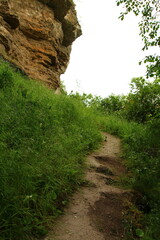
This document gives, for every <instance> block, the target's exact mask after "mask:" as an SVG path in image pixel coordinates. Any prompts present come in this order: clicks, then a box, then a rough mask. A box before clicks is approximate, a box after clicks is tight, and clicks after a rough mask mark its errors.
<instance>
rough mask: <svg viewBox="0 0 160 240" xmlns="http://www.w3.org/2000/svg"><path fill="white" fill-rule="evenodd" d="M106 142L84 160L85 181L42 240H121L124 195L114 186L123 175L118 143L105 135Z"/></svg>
mask: <svg viewBox="0 0 160 240" xmlns="http://www.w3.org/2000/svg"><path fill="white" fill-rule="evenodd" d="M105 137H106V140H105V141H104V144H103V146H102V147H101V149H100V150H99V151H97V152H94V153H92V154H91V155H90V156H88V158H87V160H88V168H87V171H86V181H87V182H88V184H86V185H85V186H83V187H82V188H80V190H79V191H78V192H76V193H75V194H74V195H73V196H72V198H71V200H70V203H69V205H68V206H67V208H66V209H65V212H64V215H63V216H61V217H60V218H59V219H58V221H57V224H56V226H54V227H53V230H52V231H50V232H49V234H48V236H47V237H46V238H45V240H121V239H123V236H124V229H123V210H124V206H123V202H124V199H125V194H126V191H125V190H123V189H121V188H120V187H117V186H116V183H117V181H118V178H119V176H120V175H122V174H124V173H125V169H124V167H123V165H122V162H121V159H120V158H119V155H120V140H119V138H117V137H114V136H112V135H110V134H106V133H105Z"/></svg>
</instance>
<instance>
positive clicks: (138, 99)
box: [124, 77, 160, 123]
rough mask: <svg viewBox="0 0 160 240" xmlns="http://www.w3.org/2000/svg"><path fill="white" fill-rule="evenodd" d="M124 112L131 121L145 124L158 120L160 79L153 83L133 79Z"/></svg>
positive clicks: (142, 79) (141, 79)
mask: <svg viewBox="0 0 160 240" xmlns="http://www.w3.org/2000/svg"><path fill="white" fill-rule="evenodd" d="M124 110H125V115H126V117H127V119H129V120H135V121H137V122H142V123H144V122H147V121H149V120H150V121H154V120H155V119H157V118H158V115H159V112H160V79H156V80H155V81H153V82H149V81H148V82H147V81H145V80H144V78H142V77H140V78H134V79H132V81H131V92H130V94H129V95H128V96H127V98H126V102H125V107H124Z"/></svg>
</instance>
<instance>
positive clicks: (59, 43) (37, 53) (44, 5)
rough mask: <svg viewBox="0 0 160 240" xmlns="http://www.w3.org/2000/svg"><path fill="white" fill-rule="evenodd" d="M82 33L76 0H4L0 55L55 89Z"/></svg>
mask: <svg viewBox="0 0 160 240" xmlns="http://www.w3.org/2000/svg"><path fill="white" fill-rule="evenodd" d="M80 35H81V28H80V25H79V23H78V21H77V17H76V12H75V7H74V3H73V1H72V0H25V1H24V0H0V55H1V56H2V57H3V58H5V59H6V60H8V61H10V62H12V63H13V64H15V65H16V66H17V67H19V68H20V69H21V70H23V71H24V72H25V73H26V74H27V75H28V76H29V77H31V78H33V79H38V80H41V81H43V82H45V83H47V84H48V85H49V86H50V87H53V88H54V89H57V88H59V86H60V75H61V74H62V73H64V72H65V70H66V67H67V64H68V62H69V56H70V51H71V44H72V42H73V41H74V40H75V39H76V38H77V37H79V36H80Z"/></svg>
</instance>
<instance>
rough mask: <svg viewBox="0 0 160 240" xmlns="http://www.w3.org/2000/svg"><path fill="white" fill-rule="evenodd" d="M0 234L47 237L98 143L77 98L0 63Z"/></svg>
mask: <svg viewBox="0 0 160 240" xmlns="http://www.w3.org/2000/svg"><path fill="white" fill-rule="evenodd" d="M0 86H1V87H0V111H1V114H0V176H1V181H0V193H1V194H0V203H1V204H0V226H1V227H0V236H1V239H3V240H17V239H21V240H23V239H31V238H30V236H31V235H33V236H34V237H38V236H40V235H43V234H45V233H46V228H45V224H46V223H47V222H48V220H49V217H48V216H49V215H50V216H53V217H56V216H57V215H59V213H61V208H62V207H63V205H64V203H65V202H66V200H67V198H68V195H70V194H71V193H72V192H73V190H75V189H76V188H77V187H78V185H79V184H80V183H81V179H82V176H83V169H84V162H85V161H84V157H85V155H86V154H87V153H88V152H90V151H91V150H93V149H94V148H96V147H97V146H98V144H99V143H100V141H101V140H102V139H101V134H100V133H99V130H98V126H97V124H96V120H95V117H94V115H93V113H92V112H91V111H88V109H86V108H85V107H84V105H83V104H82V103H81V102H80V101H79V100H77V99H74V98H72V97H70V96H66V95H55V94H54V93H53V91H51V90H48V89H46V88H45V87H44V86H42V85H40V84H39V83H37V82H35V81H31V80H29V79H27V78H24V77H22V76H21V75H20V74H18V73H16V72H14V71H13V70H12V69H10V67H9V66H8V65H7V64H4V63H2V62H1V64H0Z"/></svg>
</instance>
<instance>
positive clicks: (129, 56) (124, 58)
mask: <svg viewBox="0 0 160 240" xmlns="http://www.w3.org/2000/svg"><path fill="white" fill-rule="evenodd" d="M74 2H75V3H76V5H77V14H78V18H79V22H80V24H81V27H82V31H83V35H82V36H81V37H80V38H78V39H77V40H76V41H75V42H74V44H73V46H72V52H71V57H70V63H69V66H68V68H67V71H66V73H65V74H63V75H62V76H61V80H62V81H63V82H64V85H65V86H66V90H67V91H68V92H70V91H72V90H73V91H74V92H76V91H78V92H80V93H83V92H85V93H91V94H93V95H99V96H102V97H107V96H108V95H110V94H111V93H114V94H127V93H128V92H129V83H130V81H131V79H132V78H133V77H139V76H142V75H144V74H145V67H144V66H139V64H138V62H139V61H140V60H142V58H144V56H145V55H146V53H145V52H143V51H141V49H142V47H143V43H142V41H141V37H140V36H139V29H138V19H137V18H136V17H135V16H133V15H128V16H126V19H125V20H124V21H121V20H119V19H118V16H119V14H120V12H121V10H122V9H121V8H120V7H117V6H116V0H74Z"/></svg>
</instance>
